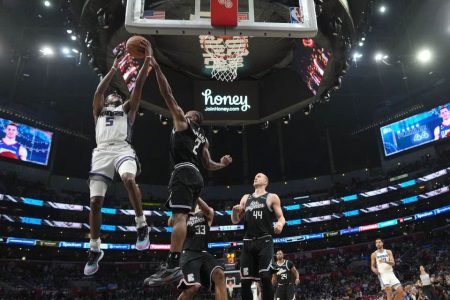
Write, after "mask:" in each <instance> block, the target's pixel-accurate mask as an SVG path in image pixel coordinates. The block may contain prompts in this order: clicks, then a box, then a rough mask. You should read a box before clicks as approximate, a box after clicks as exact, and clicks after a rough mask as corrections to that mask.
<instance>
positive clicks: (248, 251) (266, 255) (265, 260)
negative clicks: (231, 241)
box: [240, 235, 273, 280]
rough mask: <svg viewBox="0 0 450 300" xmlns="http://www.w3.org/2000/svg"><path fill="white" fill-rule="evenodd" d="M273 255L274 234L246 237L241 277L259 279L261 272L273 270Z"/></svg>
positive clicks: (242, 255)
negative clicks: (256, 237)
mask: <svg viewBox="0 0 450 300" xmlns="http://www.w3.org/2000/svg"><path fill="white" fill-rule="evenodd" d="M272 257H273V241H272V236H270V235H267V236H264V237H261V238H258V239H244V246H243V247H242V252H241V268H240V271H241V279H251V280H259V274H260V273H262V272H272Z"/></svg>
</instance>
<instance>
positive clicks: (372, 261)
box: [370, 252, 379, 275]
mask: <svg viewBox="0 0 450 300" xmlns="http://www.w3.org/2000/svg"><path fill="white" fill-rule="evenodd" d="M370 269H371V270H372V272H374V273H375V274H377V275H378V274H379V273H378V269H377V258H376V256H375V252H374V253H372V255H371V256H370Z"/></svg>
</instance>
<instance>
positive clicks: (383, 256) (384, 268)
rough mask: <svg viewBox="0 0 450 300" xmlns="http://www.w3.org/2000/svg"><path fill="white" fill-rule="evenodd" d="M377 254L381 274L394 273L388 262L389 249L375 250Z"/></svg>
mask: <svg viewBox="0 0 450 300" xmlns="http://www.w3.org/2000/svg"><path fill="white" fill-rule="evenodd" d="M375 252H376V255H377V269H378V272H380V274H386V273H394V269H393V268H392V266H391V265H390V264H388V263H387V262H388V261H389V254H388V250H386V249H383V251H381V252H380V251H378V250H377V251H375Z"/></svg>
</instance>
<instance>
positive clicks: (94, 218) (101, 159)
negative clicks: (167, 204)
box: [84, 41, 152, 275]
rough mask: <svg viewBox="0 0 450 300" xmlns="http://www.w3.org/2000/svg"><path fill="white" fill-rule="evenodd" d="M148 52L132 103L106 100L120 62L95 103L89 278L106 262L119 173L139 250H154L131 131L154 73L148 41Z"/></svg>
mask: <svg viewBox="0 0 450 300" xmlns="http://www.w3.org/2000/svg"><path fill="white" fill-rule="evenodd" d="M141 46H142V47H143V48H144V49H145V61H144V65H143V66H142V68H141V70H140V71H139V74H138V76H137V79H136V85H135V88H134V90H133V92H132V93H131V97H130V99H129V100H127V101H125V102H123V99H122V97H121V96H120V95H119V94H117V93H113V94H110V95H108V96H107V97H106V99H105V97H104V95H105V92H106V90H107V89H108V88H109V85H110V83H111V80H112V78H113V76H114V74H115V72H116V71H117V69H118V67H119V60H118V59H117V58H116V60H115V61H114V64H113V67H112V68H111V70H110V71H109V72H108V74H107V75H106V76H105V77H104V78H103V80H102V81H101V82H100V84H99V86H98V87H97V91H96V92H95V95H94V100H93V103H92V106H93V114H94V120H95V138H96V143H97V148H95V149H94V151H93V152H92V164H91V171H90V172H89V179H90V180H89V189H90V199H91V205H90V207H91V210H90V213H89V225H90V250H89V258H88V262H87V263H86V266H85V267H84V274H85V275H92V274H94V273H95V272H97V270H98V262H99V261H100V260H101V259H102V258H103V254H104V253H103V251H102V250H101V248H100V243H101V241H100V226H101V223H102V213H101V208H102V206H103V200H104V198H105V194H106V190H107V187H108V184H109V183H110V182H111V181H112V180H113V178H114V175H115V173H116V172H117V173H118V174H119V175H120V178H121V179H122V181H123V183H124V185H125V188H126V189H127V192H128V197H129V199H130V202H131V205H132V206H133V209H134V211H135V215H136V217H135V220H136V230H137V235H138V237H137V241H136V249H137V250H146V249H148V248H149V246H150V240H149V236H148V235H149V232H148V231H149V229H148V226H147V223H146V221H145V216H144V213H143V210H142V196H141V192H140V190H139V187H138V186H137V184H136V181H135V177H136V175H137V174H138V173H139V172H138V168H139V163H138V160H137V156H136V153H135V152H134V150H133V148H132V146H131V145H130V142H131V127H132V125H133V123H134V120H135V117H136V112H137V110H138V108H139V101H140V99H141V94H142V88H143V86H144V83H145V80H146V79H147V76H148V74H149V73H150V71H151V66H150V64H149V61H150V56H151V55H152V49H151V46H150V43H149V42H148V41H145V42H143V43H142V45H141Z"/></svg>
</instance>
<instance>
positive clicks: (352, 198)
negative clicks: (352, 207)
mask: <svg viewBox="0 0 450 300" xmlns="http://www.w3.org/2000/svg"><path fill="white" fill-rule="evenodd" d="M341 199H342V201H344V202H346V201H353V200H356V199H358V195H348V196H344V197H341Z"/></svg>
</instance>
